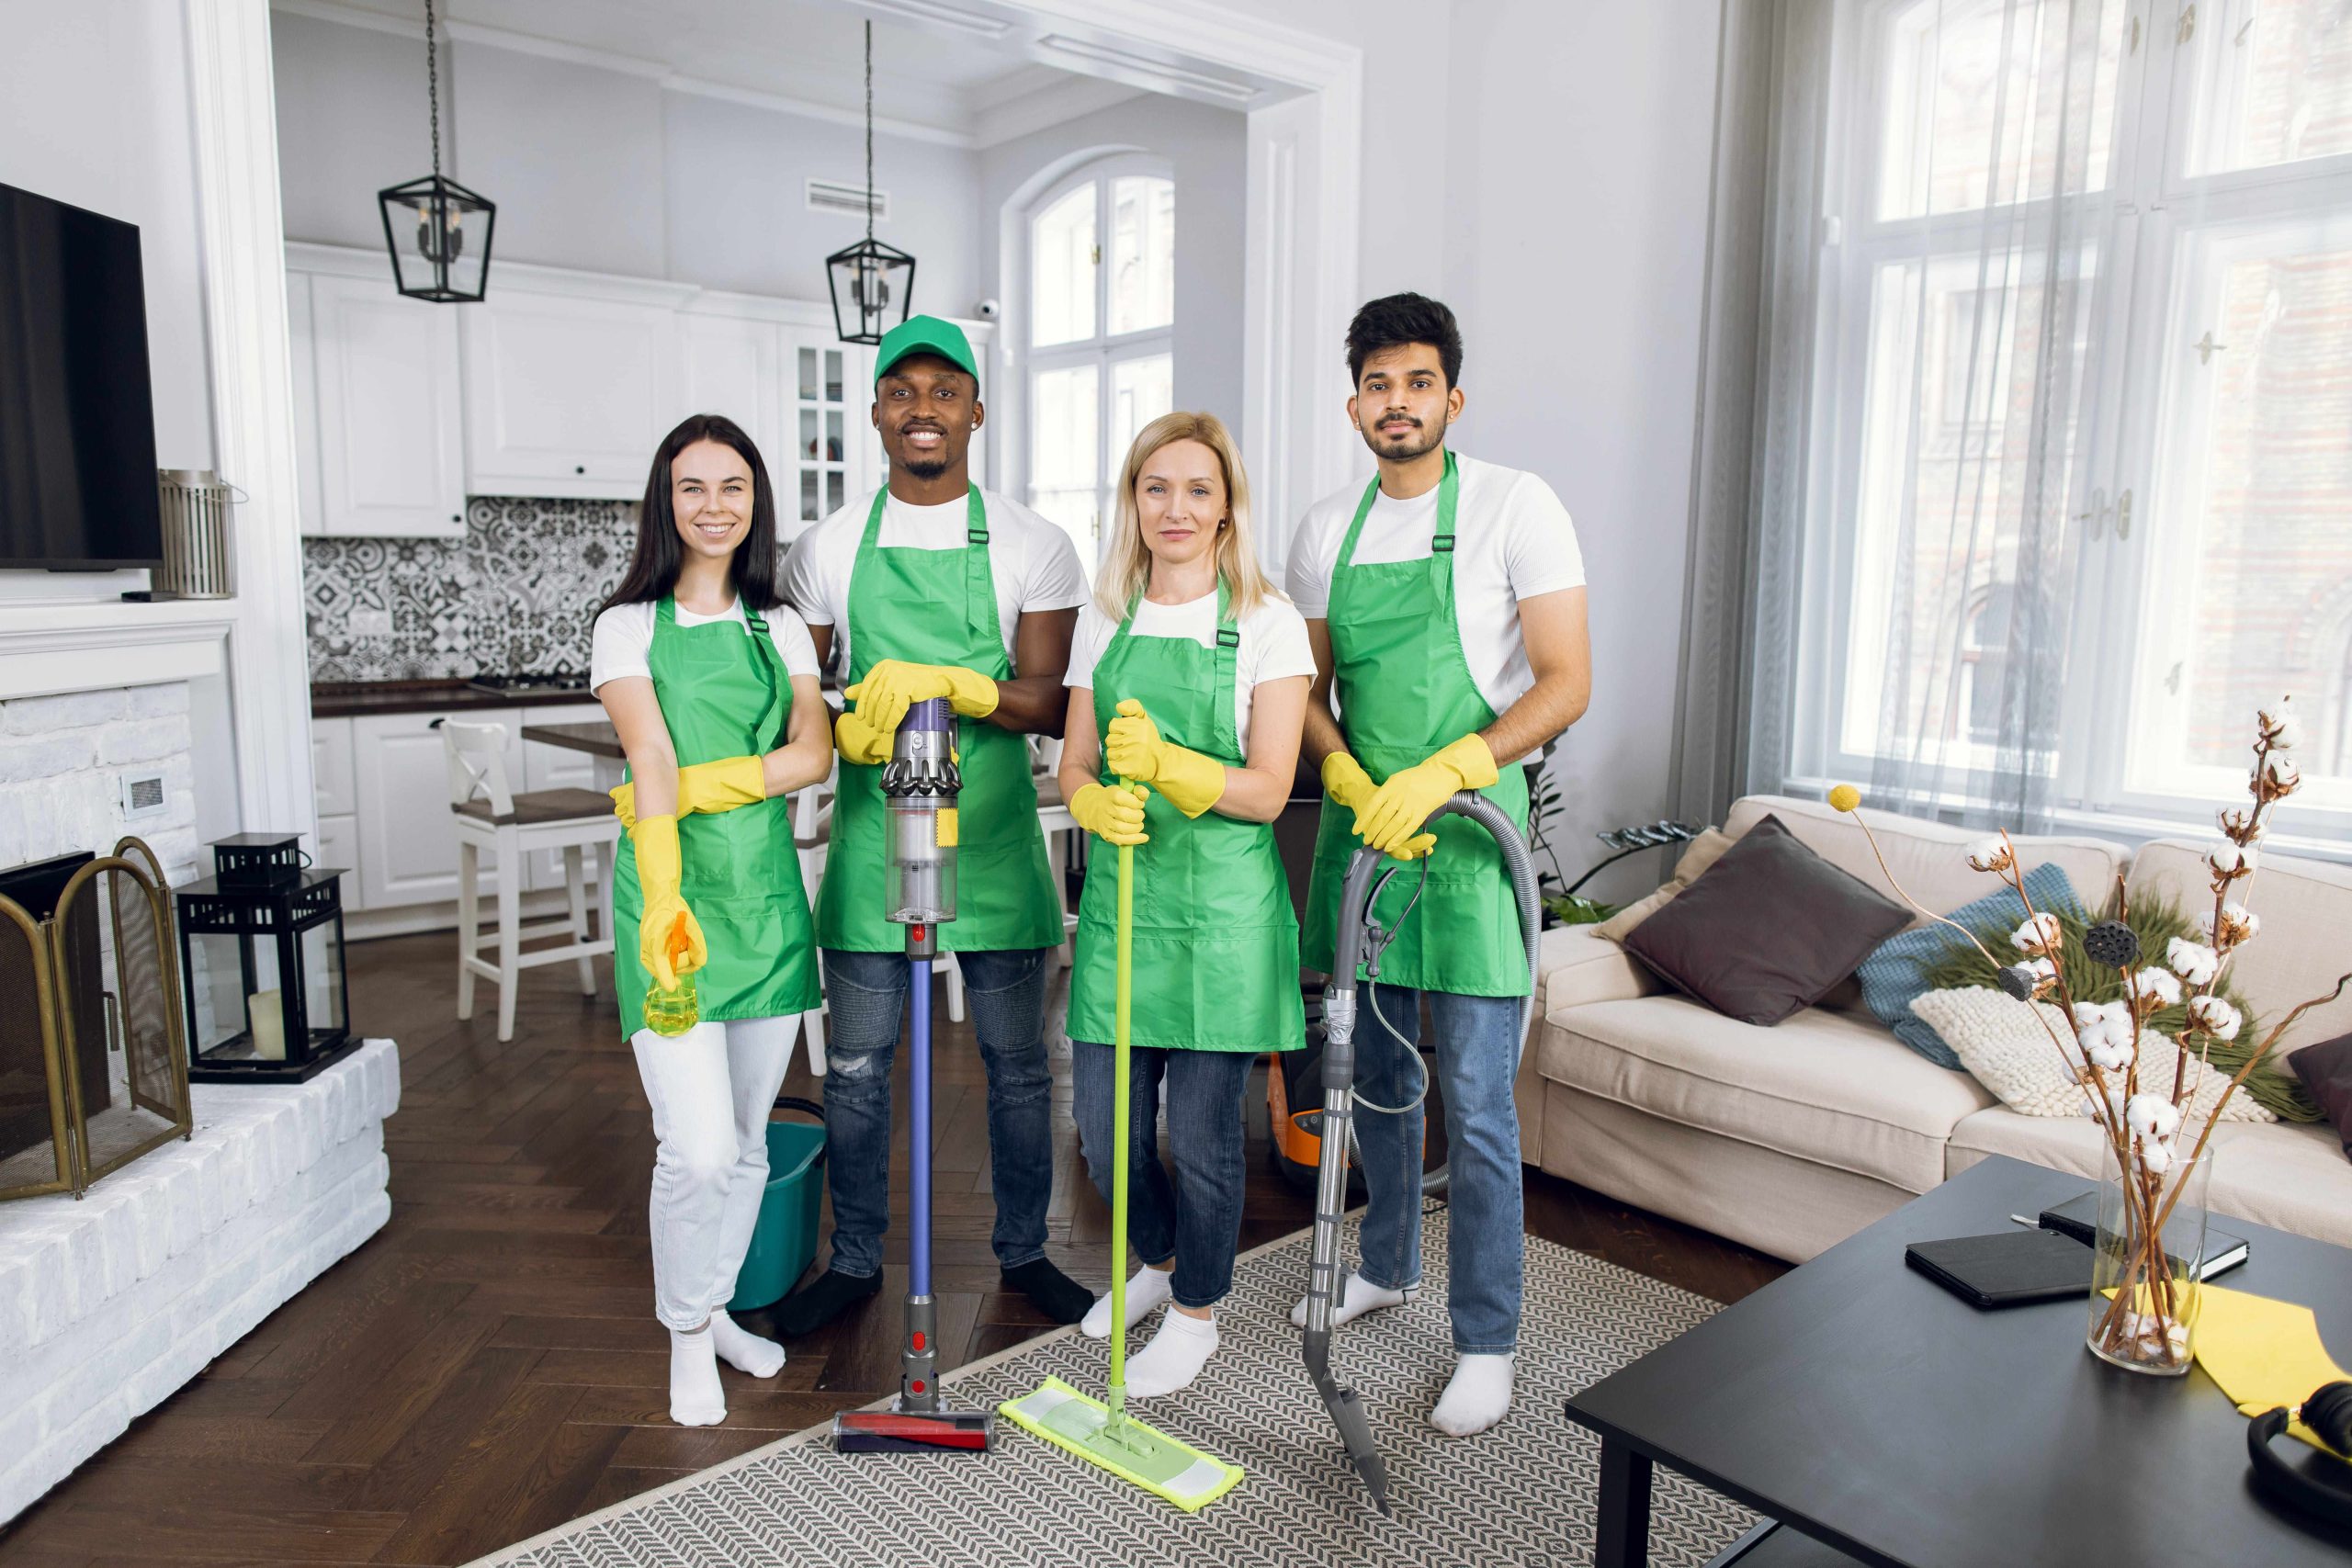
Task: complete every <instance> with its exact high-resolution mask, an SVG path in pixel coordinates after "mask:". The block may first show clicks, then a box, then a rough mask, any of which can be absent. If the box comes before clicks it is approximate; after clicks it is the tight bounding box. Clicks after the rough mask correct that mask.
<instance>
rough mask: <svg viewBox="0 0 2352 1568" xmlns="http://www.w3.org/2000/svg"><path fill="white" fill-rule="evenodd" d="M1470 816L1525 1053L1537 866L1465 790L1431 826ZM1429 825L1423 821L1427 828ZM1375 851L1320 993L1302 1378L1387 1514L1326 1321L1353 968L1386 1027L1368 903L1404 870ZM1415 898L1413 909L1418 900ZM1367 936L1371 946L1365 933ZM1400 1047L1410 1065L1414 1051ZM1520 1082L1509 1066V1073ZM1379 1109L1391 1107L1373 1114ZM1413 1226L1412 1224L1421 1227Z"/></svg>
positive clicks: (1334, 1304)
mask: <svg viewBox="0 0 2352 1568" xmlns="http://www.w3.org/2000/svg"><path fill="white" fill-rule="evenodd" d="M1449 811H1451V812H1454V813H1457V814H1458V815H1460V816H1464V817H1467V818H1470V819H1471V820H1472V821H1473V822H1476V823H1477V824H1478V825H1479V826H1480V827H1482V828H1484V829H1487V832H1489V833H1492V834H1493V835H1494V836H1495V842H1496V844H1497V845H1498V847H1500V849H1501V850H1502V852H1503V867H1504V869H1505V870H1507V871H1508V872H1510V885H1511V892H1512V893H1513V894H1514V895H1515V896H1516V897H1517V898H1518V900H1519V929H1520V931H1521V933H1522V934H1523V935H1524V936H1525V937H1526V939H1527V974H1528V980H1529V986H1528V998H1527V1000H1526V1001H1525V1002H1524V1003H1522V1004H1521V1007H1520V1012H1519V1049H1520V1052H1521V1054H1522V1055H1523V1054H1524V1053H1525V1052H1526V1050H1527V1022H1528V1018H1529V1015H1530V1014H1531V1013H1532V1012H1533V1010H1534V1007H1535V996H1534V984H1533V982H1534V976H1535V956H1536V947H1537V944H1538V942H1540V941H1541V940H1542V936H1543V925H1544V922H1543V919H1542V917H1541V915H1540V914H1539V913H1538V911H1537V908H1536V903H1535V863H1534V861H1533V860H1532V858H1530V856H1529V854H1528V851H1527V840H1525V839H1524V838H1521V836H1520V832H1519V829H1517V828H1516V827H1514V826H1513V825H1512V823H1511V819H1510V817H1508V816H1506V815H1505V814H1504V812H1503V810H1502V808H1501V807H1498V806H1496V805H1495V804H1494V803H1493V802H1492V801H1490V800H1488V799H1487V798H1486V797H1485V796H1484V795H1474V794H1471V793H1470V792H1468V791H1466V790H1465V791H1463V792H1461V793H1458V794H1456V795H1453V798H1451V799H1450V800H1448V801H1447V802H1446V803H1445V804H1444V805H1442V806H1441V807H1438V808H1437V809H1436V810H1435V811H1432V812H1430V816H1429V821H1430V822H1434V821H1436V820H1437V819H1438V818H1441V817H1442V816H1444V815H1445V814H1446V813H1447V812H1449ZM1428 825H1429V824H1428V823H1427V822H1425V823H1423V824H1422V827H1423V828H1427V827H1428ZM1384 862H1388V857H1387V856H1386V855H1384V854H1383V853H1381V852H1379V851H1378V850H1374V849H1369V848H1365V849H1359V850H1357V851H1356V852H1355V854H1354V856H1353V857H1352V858H1351V859H1350V860H1349V862H1348V874H1347V880H1346V881H1345V883H1344V884H1342V886H1341V887H1340V929H1339V932H1338V935H1337V937H1336V939H1335V941H1334V942H1333V956H1332V960H1331V981H1330V985H1329V988H1328V989H1327V990H1325V992H1324V994H1323V1031H1324V1036H1325V1039H1324V1045H1323V1146H1322V1150H1321V1157H1320V1159H1319V1160H1318V1162H1317V1166H1316V1171H1315V1247H1314V1252H1313V1254H1312V1258H1311V1261H1310V1262H1309V1263H1308V1265H1307V1277H1306V1340H1305V1343H1304V1349H1305V1351H1306V1375H1307V1376H1309V1377H1311V1378H1313V1379H1314V1380H1315V1388H1316V1392H1317V1393H1320V1394H1321V1395H1322V1396H1323V1408H1324V1409H1326V1410H1328V1411H1329V1412H1330V1413H1331V1420H1332V1422H1333V1424H1334V1425H1336V1426H1337V1427H1339V1428H1340V1442H1341V1443H1343V1444H1345V1445H1346V1447H1347V1450H1348V1461H1349V1462H1350V1463H1351V1464H1353V1465H1354V1466H1355V1468H1356V1473H1357V1474H1358V1475H1360V1476H1362V1477H1363V1483H1364V1484H1365V1485H1366V1486H1367V1487H1369V1488H1371V1490H1372V1500H1373V1502H1374V1503H1375V1504H1376V1505H1378V1506H1379V1508H1380V1511H1381V1512H1382V1513H1384V1514H1385V1513H1387V1512H1389V1507H1388V1466H1387V1463H1386V1461H1384V1460H1382V1458H1381V1457H1380V1450H1379V1448H1378V1447H1377V1446H1376V1445H1375V1444H1374V1442H1373V1440H1372V1421H1371V1418H1370V1417H1369V1416H1366V1415H1365V1414H1364V1408H1363V1397H1362V1396H1361V1395H1360V1394H1358V1393H1356V1391H1355V1390H1354V1389H1352V1388H1349V1387H1346V1386H1345V1385H1343V1384H1341V1383H1340V1381H1339V1380H1338V1379H1337V1378H1335V1377H1333V1376H1332V1375H1331V1314H1333V1313H1334V1312H1335V1311H1337V1310H1338V1307H1339V1304H1340V1217H1341V1214H1342V1212H1343V1211H1344V1209H1345V1207H1346V1204H1347V1193H1348V1155H1349V1151H1350V1149H1351V1147H1352V1145H1353V1144H1354V1142H1355V1105H1356V1045H1355V1025H1356V984H1357V981H1356V967H1357V965H1358V964H1359V963H1361V964H1363V967H1364V971H1365V974H1366V975H1367V976H1369V979H1368V981H1367V982H1366V983H1367V984H1368V985H1370V986H1371V987H1372V989H1373V991H1374V1007H1373V1009H1372V1013H1373V1016H1374V1019H1375V1020H1377V1021H1379V1022H1380V1024H1381V1025H1382V1027H1384V1028H1387V1027H1389V1025H1388V1021H1387V1020H1386V1019H1385V1018H1382V1017H1380V1010H1379V1008H1378V1005H1377V995H1378V984H1377V982H1378V980H1379V977H1380V954H1381V953H1382V951H1383V950H1384V949H1385V948H1386V947H1387V945H1388V943H1389V942H1391V941H1393V940H1394V939H1395V936H1396V933H1395V932H1394V931H1384V930H1383V929H1382V928H1381V926H1380V923H1379V921H1378V920H1377V919H1374V916H1373V913H1372V906H1373V903H1374V900H1375V899H1377V898H1378V897H1380V892H1381V889H1382V888H1383V887H1385V886H1387V884H1388V879H1389V878H1390V877H1391V876H1394V875H1396V874H1397V873H1398V872H1399V871H1402V870H1403V869H1404V868H1403V867H1402V866H1400V865H1397V864H1396V863H1393V862H1388V864H1387V869H1386V870H1385V872H1384V871H1383V870H1382V865H1383V863H1384ZM1420 867H1421V870H1420V874H1421V875H1422V877H1423V878H1427V877H1428V875H1429V861H1428V859H1427V857H1424V858H1423V859H1422V861H1421V863H1420ZM1419 897H1420V896H1419V893H1418V892H1416V893H1415V895H1414V902H1416V903H1417V902H1419ZM1412 911H1413V905H1412V904H1411V903H1408V904H1407V905H1406V906H1405V911H1404V913H1403V914H1401V915H1399V916H1398V917H1397V924H1398V925H1399V926H1401V925H1403V923H1404V922H1405V920H1406V919H1409V918H1410V917H1411V915H1412ZM1367 931H1369V932H1370V936H1369V939H1368V940H1367V936H1366V932H1367ZM1398 1043H1399V1045H1400V1046H1402V1048H1403V1049H1405V1050H1406V1052H1407V1054H1408V1055H1411V1056H1412V1058H1413V1060H1414V1061H1415V1062H1416V1063H1419V1061H1420V1055H1419V1053H1418V1052H1415V1051H1413V1050H1412V1048H1411V1047H1410V1046H1409V1045H1405V1044H1404V1043H1403V1041H1402V1040H1401V1038H1400V1039H1399V1041H1398ZM1422 1072H1423V1075H1424V1076H1423V1078H1422V1082H1421V1088H1420V1092H1419V1094H1417V1095H1415V1096H1414V1097H1413V1100H1411V1101H1410V1102H1409V1103H1408V1104H1407V1105H1402V1106H1397V1107H1394V1108H1393V1109H1396V1110H1398V1111H1408V1110H1410V1109H1411V1108H1412V1106H1414V1105H1418V1104H1419V1103H1420V1102H1421V1100H1424V1099H1425V1098H1427V1096H1428V1094H1429V1087H1430V1086H1429V1082H1428V1078H1427V1072H1428V1069H1427V1068H1426V1067H1425V1068H1423V1069H1422ZM1511 1076H1512V1077H1514V1078H1516V1077H1518V1076H1519V1075H1518V1072H1517V1070H1516V1068H1514V1070H1513V1072H1512V1075H1511ZM1374 1109H1378V1110H1387V1109H1391V1108H1389V1107H1375V1108H1374ZM1417 1223H1418V1222H1417Z"/></svg>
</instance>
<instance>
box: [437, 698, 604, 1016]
mask: <svg viewBox="0 0 2352 1568" xmlns="http://www.w3.org/2000/svg"><path fill="white" fill-rule="evenodd" d="M440 728H441V751H442V755H443V757H444V759H445V760H446V761H447V765H448V776H449V810H450V813H451V815H452V817H453V818H454V819H455V821H456V824H457V829H458V1018H460V1019H469V1018H471V1017H473V1015H474V980H475V978H476V977H477V976H479V977H481V978H482V979H485V980H492V981H495V982H496V983H497V985H498V1038H499V1039H501V1040H502V1041H503V1040H512V1039H514V1038H515V982H516V980H517V979H518V978H519V977H520V976H521V974H522V972H523V971H524V970H526V969H529V968H533V967H536V966H537V965H538V964H558V963H561V962H562V961H563V960H565V959H567V958H569V959H571V960H573V961H574V962H576V963H577V964H579V965H580V992H581V994H582V996H589V997H593V996H594V995H595V994H596V966H595V964H594V962H593V960H594V959H595V958H596V957H597V955H599V954H601V953H610V952H612V951H613V935H612V932H610V931H606V932H605V934H604V935H603V936H602V937H600V938H597V939H596V940H594V941H591V940H590V939H589V932H588V881H587V877H586V874H585V868H584V866H583V864H582V851H583V850H585V849H586V848H587V847H589V846H591V845H596V846H600V847H602V849H603V850H604V862H603V865H604V868H605V874H607V875H609V874H611V868H612V863H613V862H612V850H613V846H614V845H615V844H616V842H617V841H618V840H619V838H620V822H619V820H618V819H617V818H615V817H614V816H613V803H612V801H611V800H610V799H608V798H607V797H606V796H605V795H601V794H599V793H598V792H596V791H595V790H593V789H543V790H534V791H529V792H526V793H525V794H522V795H516V794H515V793H514V791H513V789H512V787H511V786H510V785H509V784H508V781H507V777H506V762H505V760H504V757H503V752H504V750H505V748H506V727H505V726H504V725H503V724H460V723H458V722H457V721H456V720H454V719H445V720H442V721H441V722H440ZM485 849H487V850H489V851H490V852H492V854H494V855H495V856H496V857H497V859H498V864H497V867H496V870H495V873H494V874H495V875H496V877H497V879H498V882H497V889H496V897H497V899H498V929H497V931H496V932H495V935H494V937H493V938H492V940H494V941H495V942H496V944H497V948H498V962H497V963H496V964H492V963H489V962H488V961H486V960H484V959H483V958H481V956H480V954H481V950H482V948H483V947H484V946H485V945H487V942H485V939H484V938H483V935H482V932H481V852H482V851H483V850H485ZM540 850H560V851H562V852H563V886H564V891H565V892H566V893H567V894H568V895H569V896H570V901H571V910H570V913H569V914H566V915H559V916H556V917H555V918H553V919H546V920H538V921H535V922H533V923H531V924H529V925H526V924H524V923H523V857H524V856H526V855H528V854H533V853H536V852H538V851H540ZM566 933H568V934H569V935H570V936H571V939H572V940H571V942H568V943H565V944H563V945H561V946H557V947H544V948H539V949H537V950H536V951H534V952H530V953H525V952H523V951H522V943H523V941H524V939H525V938H526V937H527V938H537V937H543V936H555V935H559V934H566Z"/></svg>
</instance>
